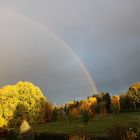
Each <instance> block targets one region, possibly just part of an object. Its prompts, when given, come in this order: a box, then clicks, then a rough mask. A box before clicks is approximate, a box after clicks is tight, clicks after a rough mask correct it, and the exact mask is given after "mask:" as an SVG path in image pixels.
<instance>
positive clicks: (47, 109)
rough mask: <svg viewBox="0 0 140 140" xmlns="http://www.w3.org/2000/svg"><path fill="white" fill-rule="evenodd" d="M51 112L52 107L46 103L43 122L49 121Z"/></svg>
mask: <svg viewBox="0 0 140 140" xmlns="http://www.w3.org/2000/svg"><path fill="white" fill-rule="evenodd" d="M52 110H53V105H52V104H51V103H47V104H46V111H45V121H47V122H50V121H51V117H52Z"/></svg>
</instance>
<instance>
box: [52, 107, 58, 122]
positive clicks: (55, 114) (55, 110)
mask: <svg viewBox="0 0 140 140" xmlns="http://www.w3.org/2000/svg"><path fill="white" fill-rule="evenodd" d="M57 117H58V111H57V109H56V108H54V109H53V111H52V116H51V121H52V122H56V121H57Z"/></svg>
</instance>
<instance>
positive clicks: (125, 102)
mask: <svg viewBox="0 0 140 140" xmlns="http://www.w3.org/2000/svg"><path fill="white" fill-rule="evenodd" d="M132 108H133V106H132V103H131V100H130V97H129V96H128V95H127V94H126V93H124V94H122V95H120V111H121V112H127V111H132Z"/></svg>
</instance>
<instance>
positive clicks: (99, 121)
mask: <svg viewBox="0 0 140 140" xmlns="http://www.w3.org/2000/svg"><path fill="white" fill-rule="evenodd" d="M113 122H118V123H120V124H124V125H126V126H129V127H137V128H140V113H139V112H131V113H121V114H120V115H119V116H118V117H117V116H116V115H114V114H107V115H106V116H100V115H97V116H96V117H95V118H94V119H93V121H90V122H89V123H88V125H84V123H83V122H82V121H81V119H80V118H79V119H76V120H71V121H69V120H68V118H64V119H62V120H58V121H57V122H49V123H46V124H40V125H37V126H35V127H33V131H34V132H36V133H43V132H46V133H54V134H71V133H73V132H75V131H76V130H85V131H86V133H87V134H89V135H96V136H98V135H99V136H101V135H105V132H106V129H107V128H108V127H109V125H111V124H112V123H113Z"/></svg>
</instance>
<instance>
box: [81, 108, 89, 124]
mask: <svg viewBox="0 0 140 140" xmlns="http://www.w3.org/2000/svg"><path fill="white" fill-rule="evenodd" d="M81 117H82V121H83V122H84V123H85V125H87V124H88V122H89V120H90V114H89V112H88V111H87V110H83V111H82V112H81Z"/></svg>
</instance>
